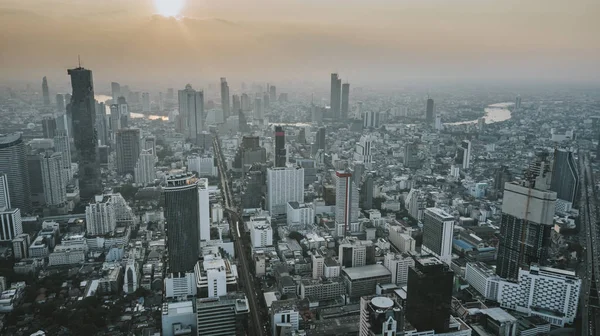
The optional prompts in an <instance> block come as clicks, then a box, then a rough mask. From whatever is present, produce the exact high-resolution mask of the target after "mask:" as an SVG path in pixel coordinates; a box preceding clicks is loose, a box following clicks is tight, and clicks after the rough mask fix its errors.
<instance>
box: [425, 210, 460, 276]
mask: <svg viewBox="0 0 600 336" xmlns="http://www.w3.org/2000/svg"><path fill="white" fill-rule="evenodd" d="M453 234H454V217H452V216H451V215H450V214H448V213H447V212H445V211H444V210H442V209H439V208H427V209H426V210H425V214H424V215H423V246H422V250H423V251H424V252H425V253H429V254H432V255H434V256H435V257H437V258H439V259H440V260H441V261H443V262H445V263H446V264H448V265H449V264H450V263H451V262H452V239H453Z"/></svg>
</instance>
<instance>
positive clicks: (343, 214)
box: [335, 171, 360, 233]
mask: <svg viewBox="0 0 600 336" xmlns="http://www.w3.org/2000/svg"><path fill="white" fill-rule="evenodd" d="M335 176H336V184H335V222H336V224H338V225H340V226H341V225H343V228H344V233H346V232H351V231H352V232H354V231H355V230H352V229H353V228H352V227H351V226H352V224H354V223H356V222H357V221H358V215H359V213H360V209H359V208H358V199H359V195H358V190H357V187H356V184H354V181H353V180H352V174H351V173H349V172H344V171H336V172H335ZM359 226H360V225H359Z"/></svg>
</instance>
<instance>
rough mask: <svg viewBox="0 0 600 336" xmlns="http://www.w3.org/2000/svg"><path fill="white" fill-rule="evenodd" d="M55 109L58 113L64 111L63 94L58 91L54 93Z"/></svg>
mask: <svg viewBox="0 0 600 336" xmlns="http://www.w3.org/2000/svg"><path fill="white" fill-rule="evenodd" d="M56 111H57V112H58V114H59V115H61V114H64V113H65V96H63V95H61V94H60V93H59V94H57V95H56Z"/></svg>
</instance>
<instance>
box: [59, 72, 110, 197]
mask: <svg viewBox="0 0 600 336" xmlns="http://www.w3.org/2000/svg"><path fill="white" fill-rule="evenodd" d="M67 73H68V74H69V75H70V76H71V86H72V88H73V96H72V97H71V103H70V106H69V112H70V115H71V123H72V129H73V139H74V140H75V141H74V142H75V149H76V150H77V154H78V159H79V190H80V196H81V198H82V199H84V200H85V199H90V198H92V197H94V195H96V194H97V193H99V192H100V191H101V189H102V183H101V181H100V163H99V162H98V140H97V139H98V138H97V136H96V129H95V127H96V101H95V100H94V83H93V78H92V71H91V70H88V69H84V68H82V67H78V68H75V69H69V70H68V71H67Z"/></svg>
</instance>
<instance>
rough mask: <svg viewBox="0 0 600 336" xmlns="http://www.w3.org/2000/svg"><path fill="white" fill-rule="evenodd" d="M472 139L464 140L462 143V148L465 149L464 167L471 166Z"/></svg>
mask: <svg viewBox="0 0 600 336" xmlns="http://www.w3.org/2000/svg"><path fill="white" fill-rule="evenodd" d="M471 145H472V144H471V141H469V140H463V141H462V142H461V143H460V146H461V148H462V149H463V155H464V156H463V161H462V168H463V169H469V168H470V167H471Z"/></svg>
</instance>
